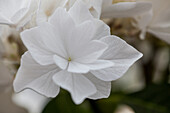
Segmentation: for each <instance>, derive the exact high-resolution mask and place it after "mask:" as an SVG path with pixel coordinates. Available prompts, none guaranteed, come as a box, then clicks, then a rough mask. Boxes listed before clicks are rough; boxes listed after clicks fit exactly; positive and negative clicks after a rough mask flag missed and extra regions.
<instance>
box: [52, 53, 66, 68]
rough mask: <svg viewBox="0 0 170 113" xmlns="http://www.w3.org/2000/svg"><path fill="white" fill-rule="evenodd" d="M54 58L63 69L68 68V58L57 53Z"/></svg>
mask: <svg viewBox="0 0 170 113" xmlns="http://www.w3.org/2000/svg"><path fill="white" fill-rule="evenodd" d="M53 58H54V62H55V63H56V65H57V66H59V67H60V68H61V69H63V70H65V69H66V68H67V66H68V60H66V59H64V58H62V57H60V56H57V55H54V57H53Z"/></svg>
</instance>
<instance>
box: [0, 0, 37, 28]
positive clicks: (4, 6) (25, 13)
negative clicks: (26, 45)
mask: <svg viewBox="0 0 170 113" xmlns="http://www.w3.org/2000/svg"><path fill="white" fill-rule="evenodd" d="M37 6H38V3H36V2H35V1H34V0H0V24H3V25H4V24H5V25H10V26H11V27H15V28H17V29H18V30H20V29H22V27H23V26H24V25H26V24H27V23H28V22H29V21H30V20H31V17H32V15H33V13H35V12H34V11H35V9H36V7H37Z"/></svg>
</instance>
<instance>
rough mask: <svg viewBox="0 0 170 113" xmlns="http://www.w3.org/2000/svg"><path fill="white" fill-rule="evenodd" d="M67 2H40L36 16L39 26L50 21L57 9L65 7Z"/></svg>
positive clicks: (52, 0)
mask: <svg viewBox="0 0 170 113" xmlns="http://www.w3.org/2000/svg"><path fill="white" fill-rule="evenodd" d="M66 2H67V0H40V4H39V9H38V11H37V15H36V22H37V24H41V23H42V22H46V21H48V18H49V17H50V16H51V15H52V14H53V13H54V11H55V10H56V8H58V7H64V6H65V4H66Z"/></svg>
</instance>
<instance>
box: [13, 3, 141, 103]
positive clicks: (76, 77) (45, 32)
mask: <svg viewBox="0 0 170 113" xmlns="http://www.w3.org/2000/svg"><path fill="white" fill-rule="evenodd" d="M21 37H22V40H23V42H24V44H25V45H26V47H27V48H28V52H26V53H25V54H24V55H23V56H22V60H21V67H20V68H19V71H18V73H17V75H16V78H15V80H14V89H15V91H16V92H19V91H22V90H24V89H26V88H30V89H33V90H35V91H37V92H38V93H40V94H42V95H45V96H47V97H55V96H57V95H58V93H59V89H60V87H61V88H64V89H66V90H68V91H69V92H70V93H71V96H72V99H73V101H74V102H75V103H76V104H80V103H82V102H83V100H84V99H85V98H90V99H99V98H107V97H108V96H109V94H110V89H111V81H112V80H116V79H118V78H120V77H121V76H122V75H123V74H124V73H125V72H126V71H127V70H128V68H129V67H130V66H131V65H132V64H133V63H134V62H135V61H136V60H138V59H139V58H140V57H141V56H142V54H141V53H140V52H138V51H137V50H136V49H134V48H133V47H131V46H130V45H128V44H127V43H126V42H125V41H123V40H121V39H119V38H118V37H116V36H112V35H110V29H109V27H108V26H107V25H106V24H104V23H103V22H102V21H100V20H97V19H94V18H93V16H92V15H91V13H90V12H89V10H88V7H86V5H85V4H84V3H82V2H81V1H78V2H76V3H75V4H74V5H73V7H72V8H71V9H70V10H69V11H68V12H67V11H66V10H65V9H64V8H58V9H57V10H56V11H55V12H54V14H53V15H52V16H51V17H50V18H49V21H48V23H47V22H44V23H43V24H41V25H40V26H38V27H36V28H32V29H30V30H25V31H24V32H22V33H21Z"/></svg>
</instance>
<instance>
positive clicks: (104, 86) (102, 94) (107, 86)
mask: <svg viewBox="0 0 170 113" xmlns="http://www.w3.org/2000/svg"><path fill="white" fill-rule="evenodd" d="M85 77H86V78H88V79H89V80H90V81H91V82H92V83H93V84H94V85H95V87H96V89H97V92H96V93H95V94H93V95H91V96H89V97H88V98H90V99H101V98H108V96H109V95H110V91H111V82H105V81H102V80H100V79H98V78H96V77H95V76H94V75H93V74H91V73H87V74H85Z"/></svg>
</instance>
